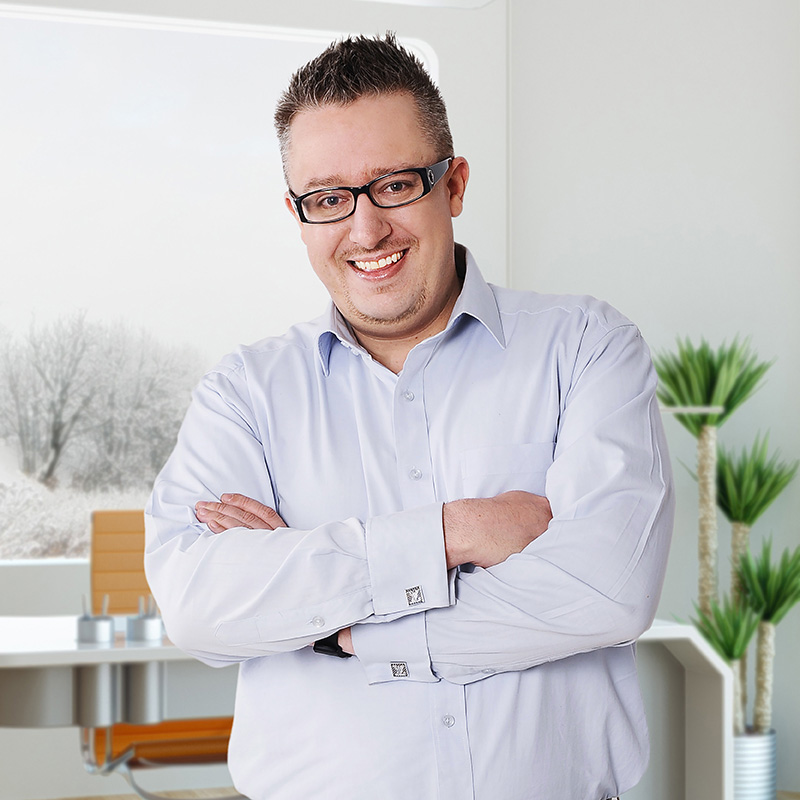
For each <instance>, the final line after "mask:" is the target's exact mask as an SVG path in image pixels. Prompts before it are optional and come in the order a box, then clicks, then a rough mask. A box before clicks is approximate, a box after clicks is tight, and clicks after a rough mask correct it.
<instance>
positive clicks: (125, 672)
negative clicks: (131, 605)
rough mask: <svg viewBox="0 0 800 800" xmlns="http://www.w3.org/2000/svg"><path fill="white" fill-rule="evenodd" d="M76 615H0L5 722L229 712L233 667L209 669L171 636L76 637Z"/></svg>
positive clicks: (144, 719) (107, 721)
mask: <svg viewBox="0 0 800 800" xmlns="http://www.w3.org/2000/svg"><path fill="white" fill-rule="evenodd" d="M76 634H77V617H75V616H64V617H0V726H4V727H14V728H50V727H68V726H80V727H87V728H91V727H105V726H107V725H112V724H114V723H115V722H131V723H135V724H149V723H153V722H159V721H161V720H162V719H168V718H169V719H176V718H187V717H200V716H230V714H231V713H232V712H233V698H234V692H235V689H236V675H237V670H236V669H223V670H218V669H212V668H211V667H208V666H205V665H204V664H201V663H200V662H198V661H196V660H195V659H193V658H191V657H190V656H188V655H186V653H183V652H182V651H181V650H179V649H178V648H177V647H175V646H174V645H173V644H172V643H171V642H170V641H169V640H168V639H166V638H164V639H162V640H161V641H157V642H146V643H143V642H126V641H125V638H124V636H122V635H121V634H117V636H116V637H115V641H114V644H113V645H90V644H79V643H78V642H77V636H76Z"/></svg>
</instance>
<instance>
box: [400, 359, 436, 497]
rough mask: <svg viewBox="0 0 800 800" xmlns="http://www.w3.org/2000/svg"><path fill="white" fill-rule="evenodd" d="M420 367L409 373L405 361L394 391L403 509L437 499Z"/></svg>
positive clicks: (409, 370)
mask: <svg viewBox="0 0 800 800" xmlns="http://www.w3.org/2000/svg"><path fill="white" fill-rule="evenodd" d="M423 366H424V364H419V365H418V366H417V369H416V371H414V372H412V371H411V366H410V365H409V364H408V362H407V363H406V367H405V368H404V371H403V375H401V377H400V380H399V381H398V385H397V388H396V390H395V400H394V419H395V431H396V432H397V438H396V440H395V442H396V453H397V468H398V478H399V481H400V491H401V492H402V497H403V505H404V507H405V508H413V507H415V506H422V505H427V504H428V503H432V502H435V500H436V497H435V493H434V486H433V475H432V469H431V453H430V440H429V438H428V423H427V418H426V416H425V403H424V397H423V387H422V382H421V376H422V367H423Z"/></svg>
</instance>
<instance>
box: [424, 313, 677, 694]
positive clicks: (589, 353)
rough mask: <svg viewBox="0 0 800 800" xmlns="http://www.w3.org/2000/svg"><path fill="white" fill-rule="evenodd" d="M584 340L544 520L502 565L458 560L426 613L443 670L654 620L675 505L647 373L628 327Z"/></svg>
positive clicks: (618, 641)
mask: <svg viewBox="0 0 800 800" xmlns="http://www.w3.org/2000/svg"><path fill="white" fill-rule="evenodd" d="M582 349H583V348H582ZM585 349H586V352H585V353H582V352H579V354H578V358H577V360H576V364H575V369H574V372H573V375H572V379H571V382H570V385H569V387H568V388H567V389H566V392H565V399H564V402H563V405H562V412H561V418H560V422H559V425H558V431H557V437H556V446H555V455H554V461H553V464H552V466H551V467H550V468H549V470H548V472H547V477H546V492H545V493H546V496H547V498H548V499H549V501H550V505H551V508H552V512H553V519H552V521H551V523H550V525H549V527H548V530H547V531H545V533H544V534H542V535H541V536H540V537H539V538H538V539H536V540H535V541H533V542H532V543H531V544H530V545H529V546H528V547H527V548H526V549H525V550H524V551H522V552H521V553H518V554H515V555H512V556H511V557H509V558H508V559H507V560H506V561H504V562H503V563H501V564H498V565H496V566H494V567H491V568H489V569H481V568H477V567H471V566H469V565H468V566H466V567H464V568H462V569H461V570H460V571H459V574H458V578H457V580H456V596H457V601H456V603H455V604H454V605H453V606H451V607H449V608H442V609H432V610H430V611H428V612H427V613H426V615H425V616H426V620H425V623H426V634H427V642H428V648H429V653H430V658H431V662H432V664H433V669H434V672H435V673H436V674H437V675H439V676H440V677H442V678H444V679H446V680H449V681H452V682H455V683H469V682H472V681H475V680H479V679H481V678H485V677H486V676H487V674H492V673H494V672H499V671H513V670H523V669H527V668H529V667H533V666H535V665H537V664H540V663H543V662H546V661H553V660H556V659H560V658H564V657H567V656H571V655H574V654H577V653H581V652H586V651H590V650H595V649H598V648H602V647H609V646H614V645H623V644H628V643H630V642H631V641H633V640H635V639H636V638H637V637H638V636H639V635H640V634H641V633H642V632H643V631H644V630H646V629H647V628H648V627H649V625H650V624H651V622H652V620H653V617H654V615H655V611H656V606H657V602H658V598H659V595H660V591H661V585H662V582H663V578H664V572H665V569H666V563H667V554H668V548H669V541H670V538H671V533H672V522H673V513H674V498H673V489H672V478H671V470H670V464H669V457H668V454H667V448H666V443H665V440H664V434H663V430H662V426H661V418H660V412H659V409H658V406H657V402H656V398H655V389H656V376H655V371H654V369H653V367H652V363H651V360H650V355H649V352H648V349H647V347H646V345H645V344H644V342H643V341H642V338H641V336H640V335H639V332H638V330H637V329H636V328H635V326H633V325H624V326H621V327H618V328H614V329H612V330H611V331H610V332H608V333H607V334H605V335H604V336H603V337H602V338H600V339H599V341H597V342H596V343H595V344H593V345H591V346H588V347H586V348H585Z"/></svg>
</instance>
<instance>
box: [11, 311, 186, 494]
mask: <svg viewBox="0 0 800 800" xmlns="http://www.w3.org/2000/svg"><path fill="white" fill-rule="evenodd" d="M0 355H1V359H0V436H2V437H3V438H5V439H7V440H8V441H11V442H13V443H14V444H15V445H16V448H17V453H18V459H19V467H20V470H21V471H22V472H23V473H24V474H25V475H27V476H30V477H33V478H35V479H36V480H37V481H39V482H40V483H43V484H45V485H47V486H50V487H53V486H55V485H56V484H58V483H61V484H62V485H63V484H65V483H67V482H69V483H70V484H71V485H73V486H74V487H75V488H79V489H82V490H84V491H87V490H90V489H91V490H96V489H107V488H117V489H120V488H126V487H131V486H142V485H144V484H147V483H149V482H152V479H153V477H154V475H155V473H156V471H157V470H158V468H159V467H160V465H161V464H162V463H163V462H164V460H165V459H166V457H167V455H168V454H169V452H170V450H171V448H172V446H173V444H174V440H175V436H176V433H177V430H178V427H179V425H180V420H181V418H182V417H183V414H184V411H185V409H186V406H187V404H188V400H189V391H190V389H191V386H192V385H193V384H194V383H195V382H196V380H197V378H198V377H199V373H200V368H199V360H198V358H197V356H196V355H195V354H193V353H192V352H189V351H187V350H181V349H179V348H174V347H170V346H167V345H162V344H159V343H158V342H156V341H155V340H154V339H153V337H152V336H150V335H148V334H147V333H145V332H144V331H134V330H132V329H130V328H128V327H126V326H124V325H121V324H115V325H108V324H100V323H90V322H88V321H87V319H86V314H85V312H80V313H77V314H72V315H71V316H68V317H64V318H61V319H58V320H55V321H54V322H51V323H48V324H43V325H38V326H37V325H35V324H32V325H31V328H30V330H29V332H28V335H27V336H26V337H25V338H23V339H21V340H19V339H14V338H13V337H10V336H5V337H4V340H3V342H2V353H1V354H0Z"/></svg>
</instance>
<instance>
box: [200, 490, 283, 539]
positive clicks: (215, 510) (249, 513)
mask: <svg viewBox="0 0 800 800" xmlns="http://www.w3.org/2000/svg"><path fill="white" fill-rule="evenodd" d="M219 499H220V502H219V503H214V502H205V501H201V502H199V503H196V504H195V507H194V509H195V512H194V513H195V516H196V517H197V519H198V520H200V522H204V523H205V524H206V525H208V529H209V530H210V531H211V532H212V533H222V532H223V531H227V530H228V529H229V528H252V529H254V530H268V531H273V530H275V528H285V527H287V525H286V523H285V522H284V521H283V520H282V519H281V518H280V515H279V514H278V512H277V511H275V510H274V509H272V508H270V507H269V506H265V505H264V504H263V503H259V502H258V500H253V499H252V498H251V497H245V496H244V495H243V494H223V495H220V498H219Z"/></svg>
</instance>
